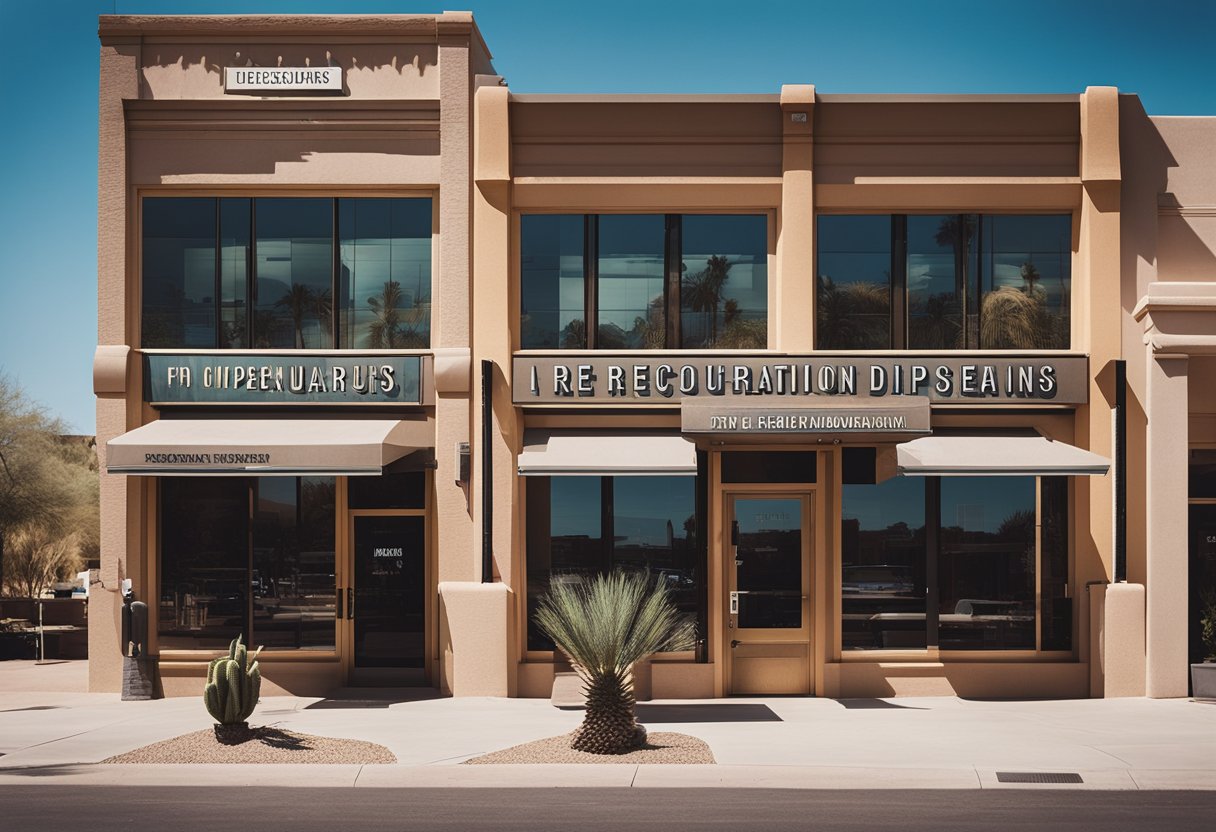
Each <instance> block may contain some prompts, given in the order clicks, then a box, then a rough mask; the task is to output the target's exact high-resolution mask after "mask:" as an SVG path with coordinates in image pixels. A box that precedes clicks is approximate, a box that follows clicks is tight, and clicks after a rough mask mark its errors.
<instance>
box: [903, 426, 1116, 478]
mask: <svg viewBox="0 0 1216 832" xmlns="http://www.w3.org/2000/svg"><path fill="white" fill-rule="evenodd" d="M896 454H897V457H898V459H897V465H898V467H899V473H900V474H902V475H903V476H905V477H928V476H947V477H981V476H1016V475H1040V476H1074V475H1079V476H1085V475H1101V474H1105V473H1106V472H1107V471H1108V470H1110V460H1109V459H1107V458H1106V457H1103V456H1099V455H1098V454H1095V453H1091V452H1089V451H1086V450H1082V449H1081V448H1077V447H1074V446H1072V445H1069V444H1068V443H1067V442H1054V441H1052V440H1050V439H1048V438H1047V437H1045V436H1039V435H1037V434H1035V435H1024V436H950V435H944V436H943V435H937V436H925V437H922V438H920V439H913V440H912V441H911V442H904V443H902V444H900V445H897V446H896Z"/></svg>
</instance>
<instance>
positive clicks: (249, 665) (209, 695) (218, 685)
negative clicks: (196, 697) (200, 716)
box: [203, 636, 262, 725]
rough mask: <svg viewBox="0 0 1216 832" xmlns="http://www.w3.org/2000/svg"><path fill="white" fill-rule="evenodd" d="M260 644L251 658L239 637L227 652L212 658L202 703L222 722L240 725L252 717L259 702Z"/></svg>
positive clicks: (213, 716)
mask: <svg viewBox="0 0 1216 832" xmlns="http://www.w3.org/2000/svg"><path fill="white" fill-rule="evenodd" d="M261 652H262V648H261V647H259V648H258V649H257V650H256V651H254V654H253V656H252V657H250V656H249V655H248V651H247V650H246V648H245V645H244V644H242V643H241V637H240V636H238V637H237V638H236V639H235V640H234V641H233V642H232V644H231V645H229V647H228V655H227V656H226V657H220V658H218V659H213V660H212V661H211V664H209V665H208V666H207V685H206V687H204V688H203V704H205V705H206V706H207V713H209V714H211V716H212V718H213V719H215V721H216V722H218V723H220V724H221V725H240V724H241V723H243V722H245V721H246V720H247V719H249V715H250V714H252V713H253V708H254V706H255V705H257V704H258V693H259V692H260V691H261V689H262V671H261V670H259V669H258V661H257V659H258V654H259V653H261Z"/></svg>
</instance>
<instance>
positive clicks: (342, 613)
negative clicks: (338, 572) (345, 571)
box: [334, 587, 346, 621]
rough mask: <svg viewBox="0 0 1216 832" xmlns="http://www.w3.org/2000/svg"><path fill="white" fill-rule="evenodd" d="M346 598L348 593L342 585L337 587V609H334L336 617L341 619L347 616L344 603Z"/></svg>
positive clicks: (335, 591) (335, 593) (335, 599)
mask: <svg viewBox="0 0 1216 832" xmlns="http://www.w3.org/2000/svg"><path fill="white" fill-rule="evenodd" d="M345 600H346V595H345V593H344V592H343V591H342V587H337V588H336V589H334V605H335V607H336V609H335V610H334V618H337V619H338V620H339V621H340V620H342V619H343V618H346V609H345V605H344V604H343V603H342V602H343V601H345Z"/></svg>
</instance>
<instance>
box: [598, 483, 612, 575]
mask: <svg viewBox="0 0 1216 832" xmlns="http://www.w3.org/2000/svg"><path fill="white" fill-rule="evenodd" d="M612 486H613V482H612V477H602V478H601V479H600V530H601V533H602V541H601V543H602V548H601V552H603V555H602V556H601V557H602V560H601V561H600V571H601V572H603V573H604V574H607V573H608V572H610V571H612V567H613V562H612V554H613V552H612V544H613V540H614V535H615V534H616V529H615V522H614V517H613V511H612V508H613V487H612Z"/></svg>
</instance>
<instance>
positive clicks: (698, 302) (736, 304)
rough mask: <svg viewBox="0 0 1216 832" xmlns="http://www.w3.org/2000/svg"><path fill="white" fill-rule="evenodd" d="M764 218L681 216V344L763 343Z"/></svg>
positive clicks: (765, 332)
mask: <svg viewBox="0 0 1216 832" xmlns="http://www.w3.org/2000/svg"><path fill="white" fill-rule="evenodd" d="M767 234H768V222H767V220H766V218H765V217H762V216H758V215H709V214H689V215H685V216H684V217H683V218H682V229H681V264H680V265H681V269H680V340H681V344H680V346H681V347H683V348H685V349H734V350H744V349H750V350H762V349H764V348H765V347H767V346H768V236H767Z"/></svg>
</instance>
